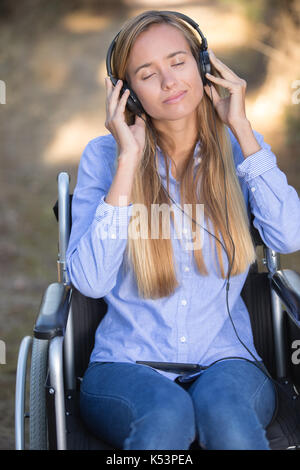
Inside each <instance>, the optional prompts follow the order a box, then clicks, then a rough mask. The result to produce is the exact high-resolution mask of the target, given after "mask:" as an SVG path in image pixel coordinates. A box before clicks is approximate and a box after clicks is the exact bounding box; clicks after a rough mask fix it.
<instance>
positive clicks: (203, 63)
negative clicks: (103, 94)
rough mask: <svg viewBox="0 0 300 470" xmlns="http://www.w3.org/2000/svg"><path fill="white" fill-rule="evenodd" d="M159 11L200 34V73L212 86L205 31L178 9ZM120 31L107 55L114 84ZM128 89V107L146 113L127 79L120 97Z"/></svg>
mask: <svg viewBox="0 0 300 470" xmlns="http://www.w3.org/2000/svg"><path fill="white" fill-rule="evenodd" d="M159 13H172V14H173V15H175V16H177V17H179V18H181V19H182V20H184V21H186V22H187V23H189V24H190V25H191V26H192V27H193V28H194V29H195V30H196V31H197V32H198V33H199V34H200V37H201V45H200V50H199V68H200V74H201V78H202V82H203V86H205V85H209V86H210V82H209V80H208V79H207V78H206V76H205V74H206V73H207V72H208V73H211V64H210V60H209V54H208V52H207V40H206V38H205V37H204V35H203V33H202V32H201V30H200V28H199V25H198V24H197V23H196V22H195V21H194V20H192V19H191V18H189V17H188V16H186V15H184V14H182V13H179V12H177V11H160V12H159ZM120 32H121V31H119V32H118V34H117V35H116V36H115V38H114V39H113V41H112V43H111V45H110V46H109V49H108V51H107V55H106V70H107V75H108V77H109V78H110V80H111V82H112V83H113V85H114V86H116V84H117V81H118V79H117V78H116V77H114V76H113V74H112V70H111V57H112V53H113V50H114V47H115V45H116V41H117V38H118V36H119V34H120ZM127 89H129V90H130V95H129V96H128V98H127V103H126V107H127V108H128V109H129V111H131V112H132V113H133V114H137V115H138V116H141V114H143V113H145V110H144V108H143V106H142V104H141V102H140V101H139V99H138V97H137V96H136V94H135V93H134V91H133V90H132V89H131V88H130V86H129V85H128V83H127V82H126V80H124V81H123V86H122V88H121V90H120V97H121V96H122V95H123V93H124V92H125V90H127Z"/></svg>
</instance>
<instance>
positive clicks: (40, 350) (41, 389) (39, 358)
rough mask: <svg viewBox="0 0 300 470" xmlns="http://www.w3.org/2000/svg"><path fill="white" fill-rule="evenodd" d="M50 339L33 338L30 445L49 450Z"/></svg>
mask: <svg viewBox="0 0 300 470" xmlns="http://www.w3.org/2000/svg"><path fill="white" fill-rule="evenodd" d="M48 346H49V341H48V340H42V339H37V338H33V343H32V355H31V369H30V404H29V406H30V408H29V447H30V450H47V449H48V433H47V413H46V392H45V383H46V377H47V367H48Z"/></svg>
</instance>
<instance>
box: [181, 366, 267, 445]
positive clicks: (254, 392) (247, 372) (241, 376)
mask: <svg viewBox="0 0 300 470" xmlns="http://www.w3.org/2000/svg"><path fill="white" fill-rule="evenodd" d="M261 365H262V366H263V364H262V363H261ZM263 367H264V366H263ZM188 392H189V393H190V395H191V397H192V399H193V403H194V408H195V415H196V427H197V433H198V438H199V441H200V444H201V446H202V447H205V448H208V449H245V450H248V449H268V448H269V444H268V441H267V439H266V435H265V428H266V427H267V426H268V424H269V423H270V421H271V419H272V417H273V414H274V410H275V406H276V391H275V387H274V384H273V383H272V381H271V380H270V379H269V378H268V377H267V376H266V375H265V374H264V373H263V372H262V370H260V369H259V368H258V367H257V365H255V364H254V363H253V362H251V361H246V360H242V359H237V360H233V359H232V360H223V361H220V362H217V363H216V364H214V365H212V366H211V367H209V368H208V369H206V370H205V371H204V372H203V373H202V374H201V375H200V376H199V377H198V378H197V379H196V380H195V381H194V382H193V383H192V384H191V386H190V387H189V389H188Z"/></svg>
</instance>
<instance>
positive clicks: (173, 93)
mask: <svg viewBox="0 0 300 470" xmlns="http://www.w3.org/2000/svg"><path fill="white" fill-rule="evenodd" d="M199 44H200V43H199V40H198V38H197V37H196V35H195V34H194V33H193V32H192V31H191V28H189V26H188V25H187V24H186V23H185V22H184V21H181V20H180V19H179V18H177V17H176V16H175V15H172V14H171V13H166V12H164V13H162V12H158V11H146V12H143V13H142V14H140V15H138V16H137V17H135V18H132V19H130V20H128V21H127V23H126V24H125V25H124V27H123V29H122V31H121V33H120V35H119V37H118V40H117V43H116V46H115V51H114V56H113V71H114V76H115V77H118V78H119V79H120V81H119V82H118V84H117V85H116V86H115V87H113V85H112V83H111V81H110V79H108V78H106V81H105V83H106V123H105V125H106V127H107V129H108V130H109V131H110V133H109V134H108V135H105V136H100V137H98V138H96V139H93V140H92V141H90V142H89V143H88V145H87V146H86V148H85V150H84V153H83V155H82V158H81V161H80V165H79V170H78V180H77V185H76V188H75V191H74V196H73V203H72V220H73V224H72V232H71V236H70V242H69V246H68V252H67V267H68V273H69V277H70V280H71V282H72V284H73V285H74V286H75V287H76V288H77V289H78V290H79V291H80V292H82V293H83V294H84V295H86V296H88V297H94V298H99V297H104V298H105V300H106V302H107V304H108V311H107V313H106V315H105V317H104V319H103V320H102V322H101V323H100V325H99V327H98V329H97V332H96V338H95V346H94V349H93V352H92V355H91V358H90V364H89V367H88V369H87V371H86V373H85V375H84V378H83V382H82V385H81V395H80V400H81V401H80V406H81V414H82V418H83V419H84V421H85V423H86V425H87V426H88V427H89V429H90V430H91V431H92V432H93V433H94V434H95V435H96V436H98V437H99V438H101V439H103V440H105V441H107V442H108V443H110V444H111V445H112V446H114V447H116V448H118V449H168V450H170V449H189V447H190V445H191V443H192V442H193V441H195V440H196V441H198V442H199V443H200V445H201V446H202V447H203V448H206V449H269V444H268V441H267V439H266V434H265V429H266V427H267V426H268V424H269V423H270V421H271V419H272V416H273V414H274V409H275V402H276V399H275V398H276V397H275V391H274V386H273V384H272V382H271V380H270V379H269V378H268V376H267V375H266V374H265V373H264V372H263V367H262V366H263V364H262V361H261V358H259V356H258V354H257V352H256V350H255V347H254V344H253V337H252V331H251V325H250V320H249V314H248V312H247V309H246V306H245V304H244V302H243V300H242V298H241V295H240V293H241V290H242V288H243V284H244V282H245V279H246V277H247V275H248V271H249V266H250V265H251V264H252V263H253V262H254V261H255V248H254V246H253V243H252V239H251V235H250V232H249V216H250V214H251V212H252V213H253V214H254V224H255V226H256V227H257V228H258V230H259V232H260V234H261V236H262V238H263V240H264V241H265V243H266V244H267V245H268V246H270V247H271V248H273V249H274V250H276V251H278V252H280V253H289V252H293V251H296V250H298V249H299V248H300V241H299V235H298V234H299V232H300V230H299V229H300V225H299V217H295V215H299V213H300V204H299V198H298V195H297V193H296V191H295V189H294V188H292V187H291V186H288V184H287V181H286V177H285V175H284V174H283V173H282V172H281V171H280V169H279V168H278V167H277V164H276V157H275V155H274V154H273V153H272V152H271V149H270V146H269V145H268V144H266V143H265V142H264V139H263V136H262V135H261V134H259V133H258V132H256V131H253V130H252V128H251V124H250V122H249V120H248V119H247V117H246V112H245V91H246V82H245V81H244V80H243V79H241V78H239V77H238V76H237V75H236V74H235V73H234V72H233V71H232V70H231V69H229V68H228V67H227V66H226V65H225V64H223V63H222V62H221V61H220V60H219V59H217V58H216V57H215V55H214V54H213V52H212V51H210V60H211V64H212V73H213V75H210V76H209V77H207V78H209V80H210V82H211V86H208V85H205V86H203V80H202V77H201V74H200V73H199V64H198V59H197V57H198V51H199ZM124 80H126V82H127V83H128V84H129V86H130V87H131V89H132V90H134V92H135V94H136V96H137V97H138V99H139V101H140V102H141V104H142V106H143V108H144V110H145V113H144V114H143V115H142V116H141V117H139V116H134V115H133V113H132V112H130V111H129V110H128V109H126V101H127V99H128V95H129V92H128V91H126V92H125V93H123V95H122V96H121V97H120V89H121V87H122V84H123V83H124ZM224 90H227V92H229V94H228V96H225V95H224V93H223V91H224ZM212 105H213V106H214V108H213V106H212ZM214 125H216V131H217V132H216V133H215V128H214ZM216 135H217V137H218V139H217V138H216ZM220 150H221V152H220ZM221 153H222V155H223V157H224V161H223V164H224V167H223V164H222V157H221ZM224 169H225V174H226V181H227V183H226V187H225V185H224ZM169 195H170V197H169ZM170 198H171V199H170ZM225 200H226V203H227V204H226V205H225ZM171 201H174V202H175V204H173V205H171ZM185 204H186V205H185ZM189 205H190V206H189ZM171 206H172V210H169V209H170V207H171ZM180 206H181V208H185V209H186V206H188V207H192V212H191V213H190V214H189V215H190V216H186V215H185V216H184V217H182V218H181V216H182V215H183V214H182V210H181V208H180ZM161 207H162V208H163V217H164V216H166V213H167V217H165V219H163V220H162V221H161V218H159V210H157V208H161ZM199 207H200V208H202V209H203V212H202V214H203V215H204V217H202V218H201V217H199V212H200V215H201V211H199V212H198V213H197V210H198V208H199ZM166 208H167V209H168V210H169V212H167V211H166ZM136 209H137V210H136ZM184 212H185V213H188V211H187V210H185V211H184ZM197 214H198V216H197ZM150 215H151V217H150ZM227 216H228V217H227ZM191 218H192V219H193V222H192V224H191V223H190V221H191V220H192V219H191ZM226 218H227V220H226ZM195 219H196V220H195ZM202 219H204V220H202ZM170 220H171V222H172V223H171V224H169V225H168V224H167V222H166V221H169V222H170ZM199 221H200V222H199ZM180 222H181V224H180ZM182 224H183V225H184V228H182ZM165 225H168V228H170V225H171V228H170V231H169V236H163V230H164V229H165ZM201 227H202V229H203V230H202V232H200V228H201ZM157 229H158V231H157ZM157 232H158V234H157ZM167 232H168V231H167ZM199 233H201V237H200V238H199ZM153 234H155V236H153ZM195 238H196V242H195ZM199 239H200V240H201V243H200V244H199V243H198V242H199ZM190 240H191V241H190ZM222 247H223V250H222ZM224 252H225V254H226V256H227V257H226V256H225V257H224ZM229 261H230V262H231V266H230V268H229ZM229 269H230V270H231V275H232V278H231V280H230V291H229V298H228V301H229V310H230V313H231V318H232V321H233V323H232V322H231V320H230V318H229V315H228V311H227V308H226V293H225V290H226V289H225V287H226V286H225V284H226V275H227V274H226V273H227V272H228V271H229ZM233 325H234V328H233ZM226 358H227V359H226ZM137 361H160V362H171V363H195V364H200V365H201V366H203V370H201V371H200V372H199V373H197V374H194V375H193V374H190V376H189V375H185V376H184V377H180V372H179V371H177V372H176V371H172V372H171V371H170V370H167V369H166V370H164V369H159V368H155V367H153V366H152V367H151V366H149V365H145V364H140V363H137ZM258 365H260V366H261V367H258ZM208 366H209V367H208Z"/></svg>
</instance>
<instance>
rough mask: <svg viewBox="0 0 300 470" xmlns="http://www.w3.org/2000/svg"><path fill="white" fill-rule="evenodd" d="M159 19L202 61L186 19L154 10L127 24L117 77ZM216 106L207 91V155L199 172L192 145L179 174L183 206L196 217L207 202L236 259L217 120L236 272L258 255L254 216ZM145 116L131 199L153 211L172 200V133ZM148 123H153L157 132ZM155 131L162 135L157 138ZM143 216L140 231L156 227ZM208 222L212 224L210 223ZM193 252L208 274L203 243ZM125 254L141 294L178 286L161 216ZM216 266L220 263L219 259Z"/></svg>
mask: <svg viewBox="0 0 300 470" xmlns="http://www.w3.org/2000/svg"><path fill="white" fill-rule="evenodd" d="M157 23H167V24H170V25H172V26H174V27H175V28H177V29H179V30H180V31H181V32H182V33H183V34H184V36H185V38H186V40H187V41H188V43H189V45H190V48H191V51H192V53H193V55H194V57H195V59H196V61H197V64H198V66H199V61H198V54H199V40H198V38H197V37H196V35H195V34H194V32H193V31H192V29H191V28H190V27H189V26H188V25H187V23H186V22H185V21H182V20H181V19H180V18H178V17H176V16H175V15H172V14H171V13H162V12H160V11H157V10H150V11H145V12H143V13H141V14H140V15H138V16H136V17H134V18H131V19H129V20H128V21H127V22H126V23H125V24H124V26H123V28H122V30H121V32H120V34H119V36H118V39H117V42H116V46H115V49H114V53H113V59H112V72H113V74H114V76H115V77H118V78H120V79H122V80H127V82H128V76H127V68H126V65H127V61H128V57H129V54H130V50H131V47H132V45H133V44H134V41H135V40H136V38H137V37H138V35H139V34H140V33H141V32H143V31H145V30H147V29H148V28H149V27H150V26H151V25H153V24H157ZM212 73H213V74H214V75H216V76H220V75H219V74H218V72H217V70H216V69H215V68H214V67H213V65H212ZM214 86H215V87H216V89H217V91H218V93H219V94H220V96H225V94H224V90H223V88H222V87H220V86H218V85H214ZM213 112H214V111H213V110H212V105H211V103H209V98H208V96H206V94H205V93H203V98H202V100H201V102H200V104H199V106H198V108H197V128H198V138H199V140H200V143H201V145H200V146H199V155H200V154H201V157H202V159H201V162H200V164H199V166H198V168H197V170H196V173H195V174H194V148H193V149H192V150H191V152H190V155H189V156H188V159H187V164H186V167H185V169H184V171H183V174H182V177H181V179H180V196H181V206H182V207H185V206H184V204H191V206H190V207H192V214H191V215H192V217H193V218H194V219H195V208H196V204H204V217H205V221H206V224H207V227H208V230H209V231H210V232H211V231H212V229H213V233H214V235H215V237H217V238H218V239H220V237H222V239H223V244H224V246H225V248H226V251H227V253H228V257H229V260H230V261H231V260H232V255H233V246H232V242H231V240H230V237H229V235H228V232H227V227H226V210H225V188H224V173H223V165H222V160H221V157H220V154H219V148H218V142H217V140H216V136H215V132H214V130H215V127H214V126H215V125H216V130H217V135H218V139H219V145H220V149H221V152H222V155H223V158H224V167H225V174H226V190H227V192H226V194H227V210H228V228H229V232H230V234H231V237H232V241H233V243H234V245H235V258H234V263H233V266H232V270H231V275H232V276H234V275H237V274H240V273H242V272H244V271H245V270H246V269H247V267H248V266H249V265H250V264H252V263H253V262H254V261H255V259H256V251H255V246H254V244H253V241H252V238H251V234H250V231H249V219H248V214H247V210H246V206H245V201H244V197H243V194H242V191H241V187H240V184H239V181H238V178H237V176H236V172H235V164H234V159H233V153H232V146H231V141H230V136H229V134H228V130H227V128H226V126H225V125H224V124H223V122H222V121H221V120H220V118H219V117H218V115H217V113H215V124H214V116H213ZM125 119H126V122H127V124H128V125H131V124H133V123H134V119H135V116H134V115H133V113H131V112H130V111H129V110H128V109H126V111H125ZM146 119H147V124H148V125H147V126H146V142H145V147H144V153H143V157H142V159H141V163H140V166H139V168H138V169H137V171H136V174H135V177H134V182H133V188H132V193H131V201H132V203H133V205H135V204H142V205H143V207H146V208H147V214H151V205H153V204H156V205H157V206H156V207H160V206H161V205H162V204H168V205H170V200H169V198H168V197H167V195H166V193H165V191H164V189H163V187H162V182H161V179H160V176H159V174H158V163H157V148H156V143H157V144H158V145H159V147H160V148H161V150H162V152H163V155H164V161H165V166H166V177H167V188H168V191H169V159H168V155H167V146H166V143H167V136H166V135H162V134H161V133H159V132H158V131H157V130H155V128H154V126H153V123H152V120H151V117H150V116H149V115H146ZM148 126H149V128H150V129H152V132H151V130H150V129H149V128H148ZM153 133H154V135H156V136H157V139H156V142H155V140H154V137H153ZM201 181H204V182H205V184H200V182H201ZM170 215H171V217H172V219H173V221H174V217H173V211H172V210H170ZM139 216H140V217H139V224H138V226H139V229H140V230H139V233H140V234H145V233H146V234H149V233H151V227H150V224H151V220H150V217H148V216H145V214H144V212H143V211H141V212H139ZM135 217H136V215H135ZM133 219H134V216H133V217H132V218H131V221H130V223H131V222H132V221H133ZM152 221H153V219H152ZM209 222H210V224H211V225H212V226H211V225H208V224H209ZM191 223H192V226H191V227H192V228H191V229H192V231H193V233H195V232H196V231H197V230H199V227H197V225H196V224H195V222H193V221H192V222H191ZM209 237H210V240H211V247H212V252H214V251H213V245H212V238H213V237H211V236H210V235H209ZM216 249H217V258H218V261H219V268H220V275H221V277H222V278H223V279H225V277H226V273H225V272H224V266H223V258H222V251H223V249H222V247H221V244H220V243H219V242H216ZM192 252H193V255H194V258H195V262H196V266H197V269H198V271H199V273H200V274H201V275H208V272H207V269H206V266H205V263H204V260H203V254H202V248H201V249H199V248H198V249H197V248H195V249H194V250H193V251H192ZM125 254H126V256H125V259H126V260H127V262H128V263H131V265H132V267H133V269H134V273H135V276H136V281H137V286H138V290H139V294H140V295H141V296H142V297H144V298H152V299H155V298H160V297H165V296H169V295H171V294H172V293H173V292H174V290H175V289H176V288H177V287H178V285H179V284H178V281H177V278H176V268H175V263H174V261H175V260H174V254H173V247H172V241H171V239H170V237H169V238H162V221H161V220H159V236H158V238H151V237H142V236H135V237H131V236H129V237H128V241H127V246H126V252H125ZM215 262H216V259H215ZM125 265H126V266H128V264H127V263H125ZM216 268H217V269H218V265H217V263H216Z"/></svg>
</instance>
